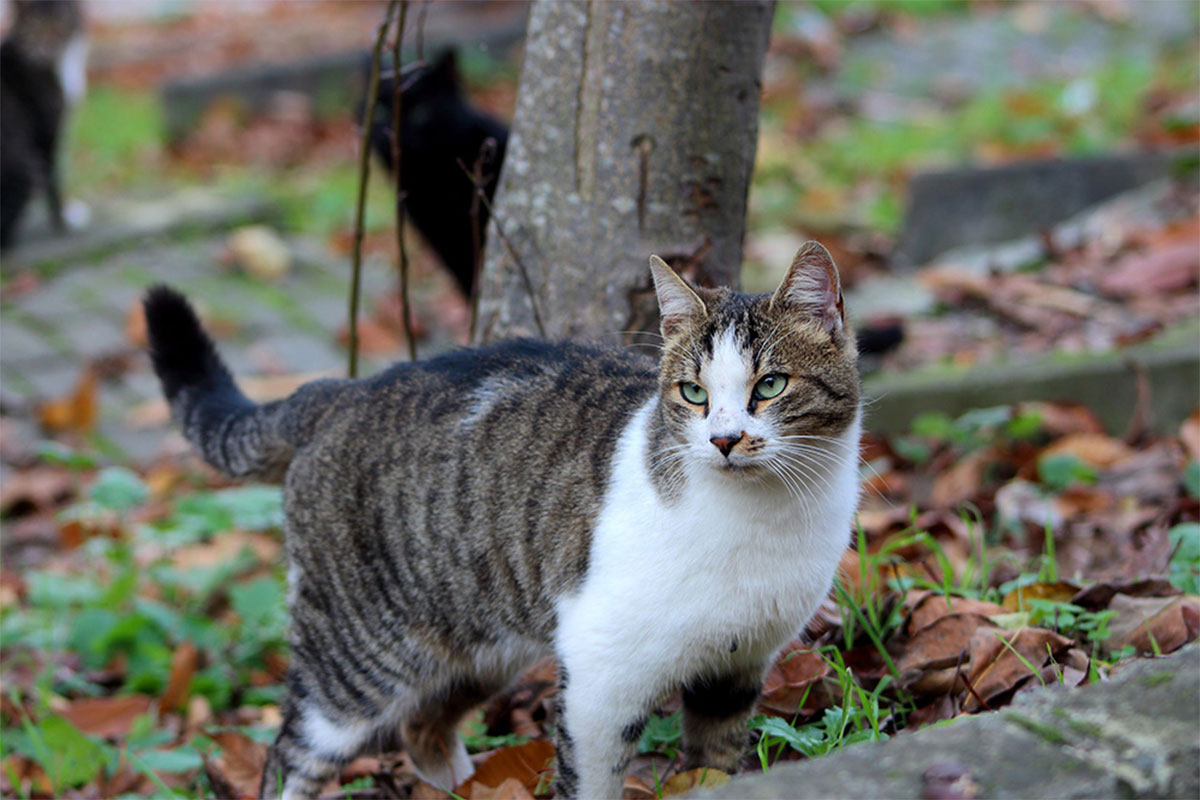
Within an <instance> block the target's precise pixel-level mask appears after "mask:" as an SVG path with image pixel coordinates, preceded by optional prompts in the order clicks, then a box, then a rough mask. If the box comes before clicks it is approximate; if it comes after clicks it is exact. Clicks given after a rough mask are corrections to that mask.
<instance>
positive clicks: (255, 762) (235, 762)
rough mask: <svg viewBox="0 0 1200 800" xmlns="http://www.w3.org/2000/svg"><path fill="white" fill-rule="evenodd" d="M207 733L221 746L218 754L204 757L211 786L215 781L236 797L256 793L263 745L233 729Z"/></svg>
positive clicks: (263, 750)
mask: <svg viewBox="0 0 1200 800" xmlns="http://www.w3.org/2000/svg"><path fill="white" fill-rule="evenodd" d="M208 737H209V738H210V739H212V740H213V741H215V742H216V743H217V744H218V745H220V747H221V755H220V756H219V757H217V758H214V759H207V760H206V761H205V771H206V772H207V773H208V774H209V776H210V779H211V778H212V777H213V776H214V775H215V776H216V778H217V780H215V781H214V782H213V783H214V786H215V785H217V783H218V782H219V783H220V784H222V785H225V786H228V787H230V788H231V789H233V791H234V793H235V794H234V796H236V797H239V798H251V797H258V784H259V779H260V778H261V777H262V771H263V765H264V764H265V763H266V760H267V748H266V747H264V746H263V745H261V744H259V743H258V742H256V741H254V740H253V739H251V738H250V737H248V736H245V735H244V734H241V733H238V732H237V731H216V732H215V733H210V734H208Z"/></svg>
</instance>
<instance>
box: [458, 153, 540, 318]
mask: <svg viewBox="0 0 1200 800" xmlns="http://www.w3.org/2000/svg"><path fill="white" fill-rule="evenodd" d="M455 160H456V161H457V162H458V168H459V169H461V170H462V171H463V174H464V175H466V176H467V180H469V181H471V185H472V186H474V187H475V193H476V194H477V195H478V197H479V201H480V202H481V203H483V207H484V208H486V209H487V211H488V215H489V216H491V219H492V224H493V225H495V226H496V233H497V235H499V237H500V241H501V242H502V243H503V244H504V249H506V250H507V251H508V255H509V257H510V258H512V260H513V263H515V264H516V265H517V271H518V272H520V273H521V282H522V283H523V284H524V285H525V294H526V295H527V296H528V297H529V310H530V311H532V312H533V324H534V325H536V326H537V329H538V335H539V336H542V337H543V338H544V337H545V336H546V326H545V325H543V324H542V315H541V313H540V312H539V311H538V305H537V296H536V295H535V294H534V292H533V281H531V280H530V279H529V270H527V269H525V262H524V261H522V260H521V257H520V256H518V255H517V251H516V250H515V249H514V248H513V246H512V242H511V241H509V238H508V236H506V235H505V233H504V227H503V226H502V225H501V224H500V218H499V217H497V216H496V210H495V209H494V208H492V204H491V201H489V200H488V198H487V192H485V191H484V190H483V186H482V185H480V183H479V182H477V181H476V180H475V176H474V175H472V174H471V171H470V170H469V169H467V165H466V164H464V163H463V162H462V159H461V158H459V159H455ZM475 294H476V295H478V294H479V291H478V289H476V291H475ZM472 327H474V326H473V325H472Z"/></svg>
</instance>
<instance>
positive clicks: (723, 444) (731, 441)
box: [709, 431, 746, 458]
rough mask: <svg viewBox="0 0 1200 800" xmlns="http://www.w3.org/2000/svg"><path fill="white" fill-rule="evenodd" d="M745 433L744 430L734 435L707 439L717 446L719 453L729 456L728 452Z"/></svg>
mask: <svg viewBox="0 0 1200 800" xmlns="http://www.w3.org/2000/svg"><path fill="white" fill-rule="evenodd" d="M745 435H746V432H745V431H742V432H741V433H739V434H737V435H736V436H714V437H712V438H711V439H709V441H710V442H712V443H713V444H715V445H716V446H717V449H718V450H720V451H721V455H723V456H725V457H726V458H729V453H730V451H732V450H733V446H734V445H735V444H737V443H738V442H740V441H741V440H742V437H743V436H745Z"/></svg>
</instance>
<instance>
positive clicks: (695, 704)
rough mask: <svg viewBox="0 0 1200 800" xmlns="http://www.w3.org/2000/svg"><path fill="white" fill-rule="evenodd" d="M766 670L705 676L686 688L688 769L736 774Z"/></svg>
mask: <svg viewBox="0 0 1200 800" xmlns="http://www.w3.org/2000/svg"><path fill="white" fill-rule="evenodd" d="M764 673H765V668H763V669H759V668H755V669H744V670H738V671H735V672H731V673H729V674H724V675H718V676H715V677H709V676H704V677H700V678H696V679H694V680H692V681H690V682H689V683H688V684H687V685H685V686H684V687H683V752H684V758H685V761H686V767H687V768H688V769H691V768H694V767H713V768H715V769H719V770H722V771H723V772H728V773H733V772H737V770H738V768H739V766H740V762H741V759H742V755H743V754H744V753H745V750H746V744H747V740H748V738H749V732H748V731H747V729H746V720H748V719H749V718H750V715H751V713H753V711H754V705H755V703H756V702H757V701H758V695H759V692H760V691H761V689H762V681H763V675H764Z"/></svg>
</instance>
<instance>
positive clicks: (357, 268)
mask: <svg viewBox="0 0 1200 800" xmlns="http://www.w3.org/2000/svg"><path fill="white" fill-rule="evenodd" d="M398 2H399V0H391V2H389V3H388V7H387V15H386V16H385V17H384V19H383V22H382V23H380V25H379V33H378V34H377V35H376V36H375V47H374V48H373V49H372V50H371V76H370V78H368V79H367V97H366V102H364V103H363V116H362V136H361V139H360V142H359V145H360V146H359V154H358V200H357V203H356V204H355V207H354V250H353V254H352V256H351V261H350V341H349V342H348V343H347V344H348V347H349V348H350V364H349V368H348V369H347V373H348V374H349V375H350V377H351V378H357V377H358V293H359V287H360V286H361V284H362V243H363V219H364V218H365V217H366V209H367V177H368V176H369V175H370V173H371V170H370V167H371V117H372V116H374V112H375V95H376V94H377V93H378V92H379V60H380V58H381V57H382V54H383V42H384V40H385V39H386V38H387V32H388V28H390V27H391V26H392V16H393V15H394V14H395V12H396V4H397V3H398ZM393 71H395V70H393Z"/></svg>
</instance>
